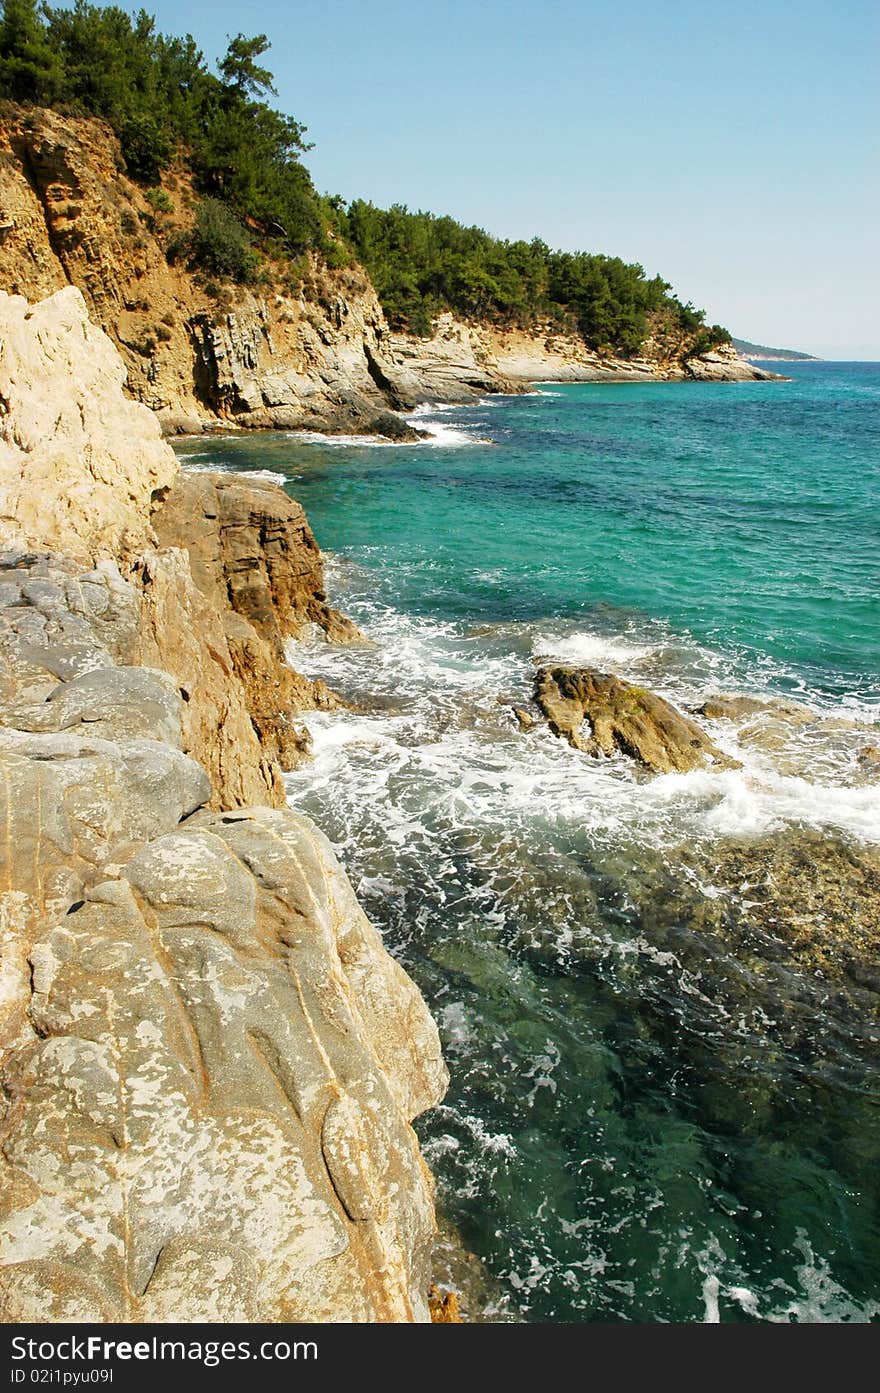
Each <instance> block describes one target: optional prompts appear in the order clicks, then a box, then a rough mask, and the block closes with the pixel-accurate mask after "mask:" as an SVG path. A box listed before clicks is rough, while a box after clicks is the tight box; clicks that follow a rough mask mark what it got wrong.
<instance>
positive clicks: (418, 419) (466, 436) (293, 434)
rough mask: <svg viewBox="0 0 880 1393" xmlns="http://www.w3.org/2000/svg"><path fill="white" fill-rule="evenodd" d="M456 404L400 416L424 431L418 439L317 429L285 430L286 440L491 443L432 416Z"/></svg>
mask: <svg viewBox="0 0 880 1393" xmlns="http://www.w3.org/2000/svg"><path fill="white" fill-rule="evenodd" d="M454 410H456V407H454V406H452V405H449V406H443V405H440V406H433V405H432V406H430V407H416V409H415V410H414V411H412V412H410V413H409V414H408V415H407V416H405V417H404V420H406V421H407V422H408V423H409V425H411V426H412V427H413V428H414V429H415V430H420V431H426V432H427V435H426V437H425V438H424V439H422V440H389V439H388V437H387V436H384V435H328V434H326V433H325V432H324V431H319V430H298V431H288V432H287V435H288V438H289V439H290V440H296V441H299V442H301V443H304V444H307V445H309V444H310V445H329V446H331V447H332V448H334V449H337V450H346V449H349V450H350V449H353V448H361V449H363V448H365V447H366V448H369V449H371V450H376V449H400V448H401V447H405V448H407V449H414V448H419V447H423V446H441V447H443V448H447V449H448V448H460V447H461V446H466V445H491V444H492V443H493V442H492V441H491V440H490V439H489V438H488V437H486V436H481V435H478V434H476V433H475V432H473V431H472V430H469V429H467V428H465V427H464V426H451V425H447V424H446V423H445V422H443V421H436V420H434V419H433V418H434V417H435V416H437V415H439V414H442V413H444V412H446V411H454Z"/></svg>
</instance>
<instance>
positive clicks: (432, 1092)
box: [0, 288, 447, 1322]
mask: <svg viewBox="0 0 880 1393" xmlns="http://www.w3.org/2000/svg"><path fill="white" fill-rule="evenodd" d="M0 322H3V323H7V324H10V325H12V326H13V331H14V332H13V334H12V336H11V340H10V342H14V349H15V352H14V357H11V356H10V352H9V351H6V353H5V355H4V357H3V358H2V360H0V361H2V365H3V373H4V374H5V375H0V421H2V430H3V446H4V448H3V450H2V452H0V497H2V498H3V500H4V503H3V512H4V516H3V523H2V526H3V532H2V547H3V549H2V552H0V658H2V663H0V673H2V676H0V803H2V812H0V819H2V825H3V826H4V827H5V828H6V834H5V838H4V842H3V853H2V858H0V952H2V957H0V1074H2V1094H0V1096H2V1098H3V1105H2V1115H0V1138H2V1140H0V1158H2V1159H0V1207H2V1211H3V1224H2V1237H0V1309H2V1312H3V1318H4V1319H5V1320H7V1321H39V1322H46V1321H49V1322H52V1321H69V1320H82V1321H131V1320H134V1321H166V1320H183V1321H225V1320H246V1321H290V1320H293V1321H310V1320H317V1321H411V1320H427V1319H429V1308H428V1291H429V1287H430V1278H431V1272H430V1256H431V1248H432V1244H433V1241H434V1236H435V1222H434V1210H433V1201H432V1182H431V1178H430V1175H429V1174H428V1172H427V1170H426V1168H425V1165H424V1163H423V1161H422V1159H421V1156H420V1154H419V1148H418V1143H417V1140H416V1137H415V1134H414V1133H413V1131H412V1128H411V1126H410V1123H411V1120H412V1119H413V1118H414V1117H415V1116H416V1115H417V1114H418V1113H419V1112H421V1111H424V1109H426V1108H428V1107H430V1106H432V1105H433V1104H434V1103H436V1102H437V1101H438V1100H439V1099H440V1097H442V1094H443V1091H444V1088H445V1086H446V1077H447V1076H446V1071H445V1067H444V1064H443V1061H442V1057H441V1054H440V1047H439V1041H438V1037H437V1031H436V1027H435V1026H434V1023H433V1021H432V1020H431V1017H430V1015H429V1013H428V1011H427V1009H426V1007H425V1004H424V1002H423V1001H422V998H421V996H420V995H419V993H418V991H417V989H416V987H415V986H414V985H413V983H412V982H411V981H410V980H409V979H408V978H407V976H406V975H405V973H404V972H403V971H402V969H401V968H400V967H399V966H398V965H397V964H396V963H395V962H394V961H393V960H392V959H391V958H390V957H389V956H388V954H387V953H386V952H385V950H384V947H383V946H382V942H381V939H380V937H379V935H378V934H377V933H376V931H375V930H374V929H373V928H372V926H371V925H370V924H369V923H368V921H367V920H366V918H365V916H364V914H363V912H362V911H361V909H360V907H359V906H358V904H357V901H356V899H355V896H354V892H353V891H352V889H351V886H350V885H349V883H348V881H347V879H346V877H345V875H344V873H343V871H342V869H341V868H340V866H339V864H338V862H337V861H336V858H335V856H334V854H333V851H332V849H331V847H330V845H329V843H328V842H327V840H326V838H324V837H323V836H322V834H321V833H320V831H319V830H318V829H317V828H316V827H315V826H314V825H313V824H312V823H311V822H309V820H308V819H306V818H304V817H301V816H299V815H298V814H296V813H295V812H293V811H291V810H290V809H288V808H287V807H286V805H285V803H284V797H283V787H282V783H281V773H280V767H279V760H281V761H283V760H284V759H288V760H289V759H291V758H294V757H296V756H297V754H301V752H302V750H301V746H300V745H298V744H297V740H296V736H295V714H296V710H297V709H302V708H303V706H304V705H308V704H309V703H312V704H316V703H320V702H332V701H333V700H334V698H333V696H332V694H331V693H329V692H328V691H327V689H326V688H323V689H322V688H321V687H320V684H314V685H313V684H310V683H307V682H306V680H305V679H303V678H301V677H298V676H297V675H296V674H294V673H292V672H290V670H289V669H288V668H286V666H285V665H284V663H283V652H282V650H283V640H284V638H285V636H288V635H291V634H297V633H301V632H303V630H304V629H305V627H306V626H311V625H317V626H318V627H319V628H323V629H324V630H325V632H327V633H328V635H331V636H332V637H333V638H334V640H336V641H340V640H343V639H345V640H351V639H355V640H356V639H357V633H356V630H354V629H353V627H352V626H351V625H349V623H348V621H346V620H345V619H344V617H343V616H341V615H339V614H338V613H337V612H335V611H333V610H332V609H331V608H330V607H329V605H328V604H327V601H326V596H325V595H324V591H323V579H322V573H321V564H320V556H319V554H318V552H317V548H316V547H315V544H314V539H313V538H312V536H311V533H310V531H309V529H308V524H307V522H306V520H305V518H304V516H303V515H302V511H301V509H299V508H298V505H296V504H295V503H294V502H293V501H292V500H290V499H288V498H287V497H286V495H284V494H283V493H282V492H281V491H280V490H277V489H275V488H273V487H268V488H267V487H265V486H260V487H254V486H253V484H252V482H251V483H248V484H238V483H237V481H235V480H234V479H233V478H231V477H230V476H219V477H213V476H192V477H190V478H185V477H181V476H180V474H179V472H178V470H177V466H176V463H175V461H174V457H173V454H172V452H171V451H170V449H169V448H168V447H167V445H165V444H164V443H163V442H162V441H161V439H160V438H159V437H158V434H157V428H156V424H155V419H154V418H153V416H152V415H151V413H150V412H149V411H148V410H147V409H146V408H145V407H143V406H140V405H137V404H134V403H132V402H130V401H127V400H126V399H125V398H124V397H123V395H122V389H121V380H122V369H121V368H120V366H119V363H118V359H116V355H115V352H114V350H113V348H112V345H111V344H110V343H109V341H108V340H107V338H106V337H105V336H104V335H103V334H102V333H101V331H100V330H99V329H97V328H95V327H94V326H93V325H90V324H89V322H88V319H87V316H86V311H85V305H84V302H83V300H82V297H81V296H80V294H79V292H78V291H77V290H75V289H71V288H66V289H62V290H61V291H60V292H59V293H57V294H55V295H53V296H51V297H50V298H49V299H48V300H47V301H45V302H44V303H42V304H40V305H37V306H34V307H31V308H28V307H27V306H25V305H23V303H22V302H21V301H20V300H18V299H16V298H14V297H12V298H11V297H8V296H5V295H2V294H0ZM11 362H12V363H13V366H14V372H13V371H12V370H11V369H10V363H11ZM29 382H32V383H35V384H37V386H38V387H39V384H41V383H44V382H46V383H50V384H51V393H50V395H51V400H52V403H53V409H54V411H55V418H54V426H53V428H52V430H51V431H49V430H48V429H43V428H41V429H37V428H36V427H37V425H38V424H39V423H40V422H43V423H44V425H45V422H46V421H48V419H49V418H48V417H47V416H46V414H45V413H46V394H45V393H44V392H41V391H40V390H35V391H29V390H27V388H26V385H25V384H27V383H29ZM50 415H51V413H50ZM123 423H124V427H125V429H124V431H122V432H120V433H117V429H116V428H117V426H119V425H121V424H123ZM138 461H140V462H141V463H140V465H137V463H136V462H138ZM32 470H33V471H34V474H33V477H34V478H35V479H37V480H38V486H36V487H35V486H34V485H32V483H31V479H32ZM53 470H54V476H53ZM29 491H31V492H32V493H33V494H34V498H26V497H25V495H26V494H28V492H29ZM82 498H86V499H87V500H88V501H89V503H90V506H88V507H85V506H82V504H81V499H82ZM34 499H35V500H36V503H35V505H34V506H32V504H34ZM66 499H69V500H70V502H69V504H66V502H65V500H66ZM39 505H42V506H39ZM285 701H287V702H289V709H288V710H287V711H285V710H284V709H283V703H284V702H285ZM270 717H271V720H270ZM273 723H274V724H273Z"/></svg>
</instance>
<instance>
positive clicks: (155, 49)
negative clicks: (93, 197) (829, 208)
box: [0, 0, 727, 355]
mask: <svg viewBox="0 0 880 1393" xmlns="http://www.w3.org/2000/svg"><path fill="white" fill-rule="evenodd" d="M268 47H269V44H268V40H267V39H266V36H265V35H264V34H260V35H257V36H256V37H254V38H246V37H245V36H244V35H242V34H239V35H238V36H237V37H236V38H234V39H233V40H232V41H231V42H230V44H229V47H228V49H227V51H226V54H225V55H224V57H223V58H222V59H221V60H220V61H219V63H218V64H217V71H216V72H212V71H211V70H210V68H209V67H208V65H207V63H206V61H205V59H204V56H203V54H202V53H201V52H200V51H199V49H198V48H197V46H196V44H195V41H194V40H193V38H192V37H191V36H190V35H187V36H186V37H184V38H170V37H168V36H166V35H163V34H158V33H157V32H156V27H155V21H154V19H153V18H152V17H151V16H150V15H148V14H147V13H146V12H145V11H144V10H140V11H138V12H137V13H136V14H134V15H129V14H128V13H126V11H124V10H122V9H120V8H118V7H117V6H115V5H111V6H106V7H99V6H95V5H91V4H88V3H87V0H75V4H74V6H73V8H71V9H63V8H53V7H52V6H51V5H49V4H48V3H40V0H3V2H2V18H0V97H6V98H10V99H12V100H13V101H16V102H22V103H34V104H38V105H45V106H53V107H57V108H60V109H61V110H66V111H70V112H74V113H77V112H80V113H84V114H88V115H97V116H101V117H103V118H104V119H105V120H107V121H108V122H109V123H110V124H111V125H112V126H113V128H114V130H115V131H116V133H117V135H118V137H119V141H120V145H121V148H122V153H123V157H124V159H125V163H126V168H127V170H128V172H129V174H131V176H132V177H133V178H135V179H139V180H140V181H142V182H143V183H145V184H148V185H154V184H156V183H157V181H158V180H159V177H160V174H161V171H162V170H163V169H164V168H166V167H167V166H168V165H169V164H170V163H171V161H172V160H173V159H175V158H176V157H178V156H179V155H180V154H183V155H184V157H185V158H186V159H187V160H188V162H189V164H190V167H191V169H192V172H193V175H194V177H195V181H196V185H197V188H198V189H199V190H200V192H201V194H202V195H203V202H202V204H201V205H200V207H199V209H198V210H197V214H196V219H195V224H194V226H193V228H192V230H191V232H190V233H189V234H187V235H186V236H185V237H184V238H183V239H181V238H180V237H178V238H177V239H176V241H175V243H174V246H173V248H172V249H171V251H172V254H176V255H180V254H181V252H182V251H186V252H187V253H188V254H189V255H191V256H192V257H194V258H195V260H197V261H198V262H199V264H201V265H203V266H204V267H205V268H206V269H207V270H209V271H211V272H212V273H214V274H217V275H220V276H225V277H229V278H231V279H234V280H239V281H246V280H248V279H250V278H251V277H252V276H253V274H254V271H255V268H256V265H257V257H256V256H255V254H254V251H253V249H252V246H251V238H250V233H249V232H248V230H247V228H248V227H249V228H250V229H251V230H252V231H253V232H254V233H256V235H257V237H258V239H261V240H262V241H263V242H264V244H266V245H270V246H272V248H273V249H275V250H278V251H281V252H283V253H285V254H286V255H288V256H289V257H297V256H298V255H300V254H301V253H302V252H304V251H307V250H315V251H318V252H320V253H321V255H322V256H323V258H324V259H325V261H327V262H329V263H330V265H336V266H339V265H344V264H345V263H346V261H349V260H351V259H352V254H354V255H356V256H357V257H358V258H359V259H360V260H361V261H362V262H363V264H364V265H365V266H366V268H367V270H368V271H369V273H370V276H371V278H372V280H373V283H374V285H375V286H376V290H377V292H378V295H379V298H380V300H381V302H382V305H383V308H384V309H385V312H386V314H387V315H388V318H389V320H390V321H391V323H392V324H394V325H395V326H396V327H399V328H405V329H408V330H409V331H410V332H412V333H417V334H427V333H429V332H430V326H431V321H432V319H433V318H435V317H436V315H437V314H438V313H439V312H440V311H442V310H445V309H451V310H454V311H455V312H456V313H457V314H459V315H461V316H464V317H466V318H472V319H479V320H486V319H491V320H493V321H495V322H498V323H502V324H511V325H512V324H523V325H528V324H530V323H535V322H536V321H537V320H543V321H546V320H550V321H553V322H556V323H559V324H560V325H565V326H567V327H571V328H575V329H577V330H579V331H580V333H581V334H582V335H583V337H584V339H585V340H586V342H587V343H588V344H590V345H591V346H593V347H596V348H607V349H611V350H614V351H615V352H617V353H622V354H629V355H631V354H633V353H635V352H636V351H637V350H638V348H639V345H640V344H641V343H642V341H643V340H644V338H645V334H646V331H647V328H648V324H649V320H650V317H651V316H652V315H654V316H656V315H657V313H658V312H663V314H662V318H663V319H664V320H665V322H666V324H667V326H669V327H672V328H676V327H677V328H680V329H682V330H684V331H686V332H687V333H689V334H695V335H697V337H698V340H699V343H700V346H701V347H707V346H709V345H710V344H711V343H713V342H719V341H721V340H723V339H726V338H727V334H726V332H725V331H724V330H723V329H720V328H719V327H718V326H717V325H716V326H713V327H712V328H711V329H709V328H707V327H706V326H705V324H704V317H703V314H702V312H701V311H698V310H695V309H694V308H693V306H692V305H683V304H682V303H681V302H680V301H679V300H678V299H676V298H675V297H674V296H673V295H671V294H670V286H669V285H668V284H667V283H666V282H665V281H663V280H661V279H660V278H659V277H654V278H653V279H649V278H648V277H647V276H646V275H645V272H644V270H643V268H642V267H641V266H637V265H630V264H628V263H626V262H624V261H621V260H620V259H619V258H618V257H609V256H598V255H591V254H588V253H586V252H561V251H552V250H551V249H550V248H549V247H548V246H547V245H546V244H545V243H543V242H541V241H538V240H537V239H536V240H534V241H531V242H523V241H516V242H508V241H501V240H499V239H498V238H495V237H490V236H489V235H488V234H487V233H486V232H483V231H482V230H481V229H480V228H476V227H464V226H462V224H461V223H458V222H456V221H455V220H454V219H453V218H449V217H435V216H433V215H432V214H430V213H421V212H419V213H412V212H409V211H408V210H407V209H406V208H404V207H401V206H399V205H396V206H394V207H392V208H389V209H387V210H383V209H379V208H374V207H373V205H372V204H370V203H364V202H362V201H360V200H357V201H355V202H354V203H352V204H350V205H349V206H348V207H346V206H345V204H344V201H343V200H342V199H340V198H333V199H327V198H322V197H320V196H319V195H318V194H317V192H316V191H315V189H314V186H313V185H312V181H311V178H310V176H309V173H308V171H307V170H306V168H305V166H304V164H303V163H302V159H301V157H302V155H303V154H305V152H306V151H307V150H308V149H309V148H310V147H309V146H308V145H307V144H306V143H305V140H304V136H305V127H304V126H302V125H300V123H299V122H298V121H295V120H293V119H292V118H291V117H289V116H285V115H283V114H282V113H281V112H279V111H277V110H276V109H275V108H274V107H273V106H271V104H270V103H269V102H268V101H267V100H266V98H267V97H269V96H274V95H276V94H275V89H274V87H273V79H272V74H271V73H270V72H269V71H268V69H266V68H265V67H263V66H262V65H261V62H260V60H261V59H262V57H263V55H264V54H265V52H266V50H267V49H268ZM245 224H247V227H246V226H245Z"/></svg>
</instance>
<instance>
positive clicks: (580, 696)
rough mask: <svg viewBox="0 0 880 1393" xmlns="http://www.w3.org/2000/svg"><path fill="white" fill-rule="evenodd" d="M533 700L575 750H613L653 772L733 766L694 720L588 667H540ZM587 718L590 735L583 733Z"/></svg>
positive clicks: (595, 752)
mask: <svg viewBox="0 0 880 1393" xmlns="http://www.w3.org/2000/svg"><path fill="white" fill-rule="evenodd" d="M535 699H536V701H537V703H538V705H539V706H540V708H541V710H542V711H543V713H544V715H545V716H546V717H547V720H548V721H549V723H550V728H551V730H552V731H553V733H554V734H555V735H559V736H562V737H564V738H565V739H566V740H567V741H568V743H569V744H570V745H571V746H573V748H574V749H576V750H583V751H584V752H585V753H586V754H591V755H598V754H604V755H613V754H615V753H616V752H617V751H618V750H619V751H622V752H623V753H624V754H626V755H629V756H630V757H631V758H632V759H635V760H638V761H639V763H640V764H643V765H644V766H645V768H647V769H650V770H652V771H653V772H654V773H655V774H671V773H686V772H687V771H688V770H689V769H698V768H700V767H702V766H704V765H707V764H714V765H716V766H718V767H720V768H731V767H734V761H732V760H731V759H730V758H729V756H727V755H725V754H723V753H722V751H721V750H719V749H718V748H717V746H716V745H714V744H713V742H712V741H711V740H710V739H709V737H708V735H707V734H706V733H705V731H703V730H701V729H700V727H699V726H698V725H697V724H696V722H694V721H692V720H690V719H689V718H688V717H687V716H683V715H682V714H681V712H680V711H676V709H675V707H674V706H671V705H670V704H669V702H668V701H665V700H664V699H663V697H659V696H657V695H656V694H655V693H654V692H649V691H647V690H646V689H645V688H644V687H635V686H633V685H632V684H631V683H629V682H624V681H623V680H622V679H621V678H619V677H613V676H611V675H609V674H606V673H602V672H597V671H596V670H595V669H594V668H567V667H553V668H550V667H545V668H540V669H539V671H538V674H537V677H536V680H535ZM584 721H588V722H589V724H590V727H591V733H590V734H589V735H584V733H583V730H582V728H583V724H584Z"/></svg>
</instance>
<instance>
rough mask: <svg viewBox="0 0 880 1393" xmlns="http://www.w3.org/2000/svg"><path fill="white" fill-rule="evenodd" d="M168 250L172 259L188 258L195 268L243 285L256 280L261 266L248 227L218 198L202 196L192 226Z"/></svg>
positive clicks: (170, 244) (169, 257) (176, 238)
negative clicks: (203, 197) (258, 267)
mask: <svg viewBox="0 0 880 1393" xmlns="http://www.w3.org/2000/svg"><path fill="white" fill-rule="evenodd" d="M167 254H168V259H169V261H172V262H174V261H177V260H180V259H182V258H187V259H188V260H189V263H190V265H191V266H192V267H193V268H194V269H195V268H196V267H198V268H200V269H201V270H203V271H207V272H209V273H210V274H211V275H214V276H219V277H221V278H222V279H224V280H233V281H238V283H239V284H240V285H247V284H249V283H250V282H251V281H253V280H254V278H255V276H256V271H257V266H258V258H257V255H256V253H255V252H254V250H253V247H252V246H251V239H250V237H249V236H248V233H247V229H246V228H244V227H243V226H242V225H241V223H240V222H239V220H238V218H237V217H236V216H235V214H234V213H232V212H230V210H229V209H228V208H227V207H226V205H225V204H224V203H220V202H219V201H218V200H217V199H216V198H205V199H203V200H202V202H201V203H200V204H199V206H198V208H197V209H196V217H195V222H194V224H193V226H192V229H191V230H190V231H189V232H183V233H180V234H179V235H178V236H177V237H175V238H174V240H173V241H172V242H171V243H169V246H168V253H167Z"/></svg>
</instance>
